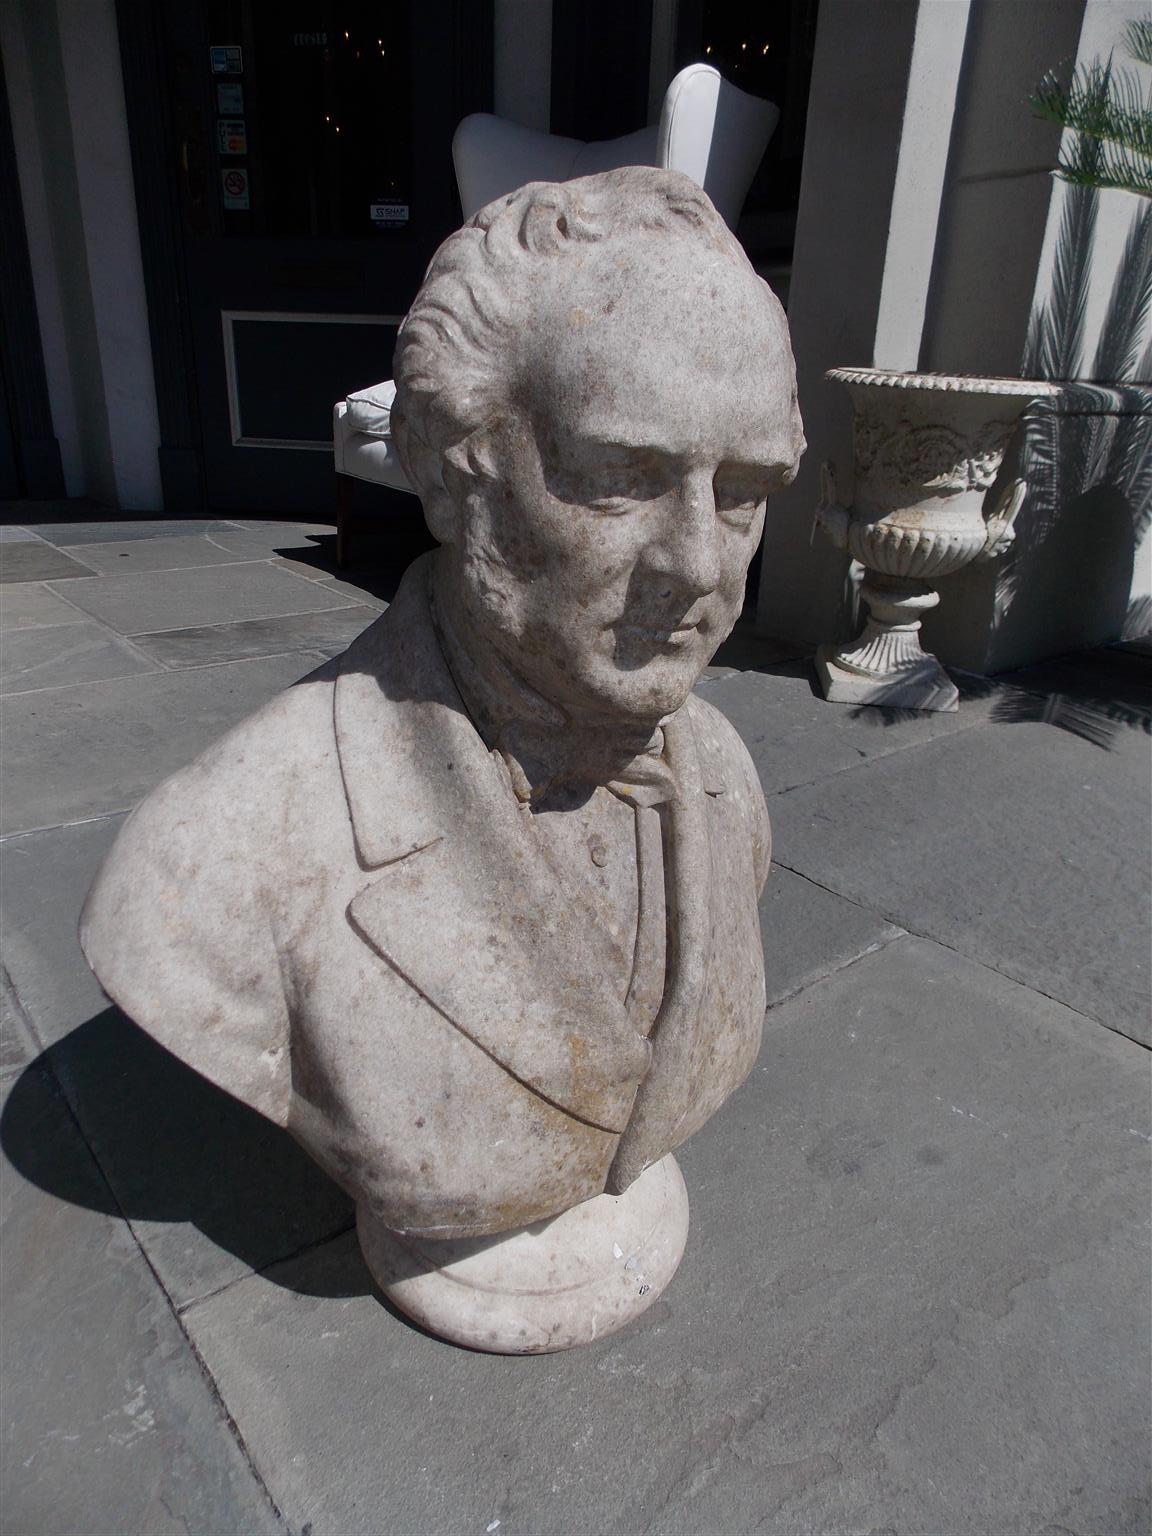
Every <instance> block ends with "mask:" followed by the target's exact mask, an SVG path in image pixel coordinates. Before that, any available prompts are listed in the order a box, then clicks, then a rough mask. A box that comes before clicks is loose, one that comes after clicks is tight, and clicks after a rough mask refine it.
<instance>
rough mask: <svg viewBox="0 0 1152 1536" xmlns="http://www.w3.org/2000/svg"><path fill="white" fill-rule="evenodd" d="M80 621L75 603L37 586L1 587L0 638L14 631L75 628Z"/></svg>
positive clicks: (9, 585)
mask: <svg viewBox="0 0 1152 1536" xmlns="http://www.w3.org/2000/svg"><path fill="white" fill-rule="evenodd" d="M83 618H84V615H83V614H82V613H81V612H80V610H79V609H78V608H77V607H76V606H75V604H74V603H70V602H69V601H68V600H67V598H64V597H61V596H60V595H59V594H58V593H56V592H53V591H52V589H51V588H50V587H46V586H44V585H42V584H41V583H40V582H36V581H27V582H16V581H14V582H10V583H8V584H7V585H5V586H0V634H8V633H9V631H11V630H14V629H42V628H47V627H50V626H51V625H55V624H75V623H77V622H78V621H79V620H81V619H83Z"/></svg>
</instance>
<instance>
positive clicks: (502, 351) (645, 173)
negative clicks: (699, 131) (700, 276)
mask: <svg viewBox="0 0 1152 1536" xmlns="http://www.w3.org/2000/svg"><path fill="white" fill-rule="evenodd" d="M652 231H667V232H668V233H669V234H672V235H675V236H680V237H683V238H687V239H690V240H693V241H696V242H698V243H700V244H701V245H702V246H705V247H707V248H708V249H709V250H710V251H711V252H712V253H720V254H721V255H723V256H724V257H726V258H727V259H728V260H730V261H732V262H733V263H734V264H736V265H737V266H739V267H740V268H741V269H742V270H743V271H744V272H745V273H752V271H753V269H752V266H751V263H750V262H749V260H748V258H747V256H746V255H745V254H744V251H743V248H742V247H741V246H740V244H739V242H738V241H737V240H736V238H735V236H734V235H733V234H732V232H731V231H730V230H729V228H728V226H727V225H726V224H725V223H724V221H723V219H722V218H721V217H720V215H719V214H718V213H717V212H716V210H715V208H714V207H713V206H712V203H711V201H710V200H709V199H708V198H707V197H706V196H705V194H704V193H703V192H702V191H701V189H700V188H699V187H698V186H697V185H696V183H695V182H694V181H691V180H690V179H689V178H688V177H687V176H684V175H682V174H681V173H680V172H678V171H661V170H655V169H652V168H650V167H646V166H627V167H625V168H623V169H621V170H617V171H610V172H607V173H606V174H604V175H600V176H587V177H584V178H582V179H580V180H578V181H567V182H555V183H554V182H532V183H530V184H529V185H528V186H525V187H521V188H520V189H519V190H518V191H516V192H513V193H511V194H509V195H508V196H507V197H502V198H498V199H497V200H496V201H495V202H494V203H489V204H488V206H487V207H486V208H482V209H481V210H480V212H479V213H477V214H476V215H475V216H474V217H473V218H472V219H471V220H470V221H469V223H467V224H466V225H465V226H464V228H463V229H460V230H458V231H457V232H456V234H454V235H450V236H449V238H448V239H447V240H445V242H444V244H443V245H442V246H441V247H440V249H439V250H438V251H437V252H436V255H435V256H434V257H433V258H432V262H431V265H430V266H429V268H428V271H427V273H426V274H425V278H424V282H423V284H422V286H421V288H420V292H419V293H418V294H417V295H416V300H415V303H414V304H413V305H412V308H411V310H409V312H408V315H407V317H406V318H405V320H404V323H403V325H402V326H401V327H400V333H399V336H398V338H397V343H396V355H395V362H394V374H395V380H396V399H395V402H394V404H393V407H392V435H393V440H394V442H395V445H396V450H397V453H398V454H399V456H400V462H401V464H402V465H403V467H404V471H405V473H406V474H407V476H408V478H409V480H410V481H411V482H412V484H413V485H414V486H416V488H417V489H418V490H419V492H420V494H421V496H422V497H423V499H424V503H425V509H426V511H429V510H431V508H430V506H429V503H430V502H432V503H435V502H436V501H438V500H439V499H440V498H442V497H443V496H444V495H445V494H446V491H445V485H444V478H443V467H444V457H445V455H446V454H447V453H449V452H450V451H451V450H452V449H453V448H457V447H459V446H460V445H462V444H464V443H465V442H466V440H467V439H468V437H470V436H471V435H472V433H474V432H475V431H477V430H478V429H479V428H480V427H482V426H484V425H485V424H486V423H487V422H489V421H492V420H494V419H496V418H497V417H498V416H499V415H500V413H501V412H502V411H504V410H506V409H507V406H508V404H509V401H510V399H511V397H512V395H513V392H514V390H515V387H516V373H517V368H518V362H519V352H518V348H517V345H516V337H517V331H518V329H519V328H520V326H521V325H522V322H523V316H524V313H525V307H526V305H529V304H531V303H532V296H533V291H534V289H535V288H537V287H538V286H539V282H538V280H539V277H540V276H541V275H543V274H542V272H541V269H542V268H543V267H545V266H546V264H548V263H550V262H553V261H556V260H560V259H563V257H564V256H565V254H566V253H571V252H575V251H579V250H580V249H581V248H582V247H586V246H588V245H592V244H595V243H597V242H610V241H613V240H621V239H627V238H628V237H629V236H631V235H636V234H641V233H647V232H652ZM460 467H461V468H463V467H464V466H463V465H461V466H460Z"/></svg>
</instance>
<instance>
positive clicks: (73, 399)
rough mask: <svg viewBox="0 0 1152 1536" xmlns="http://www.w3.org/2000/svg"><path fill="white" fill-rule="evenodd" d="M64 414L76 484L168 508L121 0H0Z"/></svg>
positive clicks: (129, 502) (67, 467) (36, 264)
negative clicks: (119, 24) (123, 65)
mask: <svg viewBox="0 0 1152 1536" xmlns="http://www.w3.org/2000/svg"><path fill="white" fill-rule="evenodd" d="M0 46H2V47H3V49H4V62H5V69H6V72H7V77H8V82H9V91H10V96H11V109H12V131H13V137H14V139H15V142H16V154H17V162H18V167H19V174H20V187H21V195H22V198H23V201H24V213H25V221H26V225H27V230H28V244H29V253H30V255H31V259H32V268H33V275H34V281H35V285H36V301H37V310H38V315H39V320H40V331H41V339H42V343H43V347H44V361H45V369H46V372H47V376H48V388H49V394H50V397H51V401H52V415H53V425H54V428H55V432H56V436H57V438H58V440H59V442H60V450H61V458H62V461H63V465H64V474H65V481H66V485H67V489H68V493H69V495H72V496H91V497H94V498H96V499H97V500H100V501H102V502H104V503H106V504H107V505H110V506H116V507H123V508H131V509H149V508H159V507H160V506H161V504H162V503H161V490H160V472H159V464H158V460H157V448H158V445H159V440H160V433H159V423H158V420H157V414H156V391H155V384H154V380H153V375H152V357H151V350H150V342H149V333H148V311H147V304H146V301H145V295H144V277H143V270H142V266H141V260H140V242H139V234H138V230H137V224H136V204H135V196H134V191H133V183H132V166H131V158H130V154H129V147H128V128H127V120H126V115H125V109H124V89H123V81H122V77H121V72H120V56H119V51H118V42H117V32H116V12H115V4H114V0H6V3H5V4H4V5H0Z"/></svg>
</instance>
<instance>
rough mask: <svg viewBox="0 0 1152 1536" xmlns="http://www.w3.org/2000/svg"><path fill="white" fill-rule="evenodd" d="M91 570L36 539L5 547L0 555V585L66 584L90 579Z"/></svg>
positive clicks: (19, 541)
mask: <svg viewBox="0 0 1152 1536" xmlns="http://www.w3.org/2000/svg"><path fill="white" fill-rule="evenodd" d="M91 575H92V567H91V566H89V565H84V564H82V562H81V561H79V560H74V559H73V558H72V557H71V556H70V555H66V554H64V553H63V551H61V550H59V549H54V548H53V547H52V545H51V544H45V543H43V542H42V541H41V540H39V539H37V540H35V541H34V542H33V541H31V540H24V539H21V540H18V541H17V542H15V543H12V544H5V546H4V553H3V555H0V582H9V581H67V580H69V579H70V578H73V577H77V576H91Z"/></svg>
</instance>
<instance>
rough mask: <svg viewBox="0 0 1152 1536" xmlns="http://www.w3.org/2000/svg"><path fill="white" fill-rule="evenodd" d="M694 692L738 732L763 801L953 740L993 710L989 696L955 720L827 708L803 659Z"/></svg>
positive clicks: (703, 684) (707, 683)
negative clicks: (879, 759)
mask: <svg viewBox="0 0 1152 1536" xmlns="http://www.w3.org/2000/svg"><path fill="white" fill-rule="evenodd" d="M697 692H698V693H699V694H700V696H701V698H704V699H707V700H708V702H709V703H710V704H714V705H715V706H716V708H717V709H719V710H721V711H722V712H723V713H724V714H725V715H727V717H728V719H729V720H731V722H732V724H733V725H734V726H735V727H736V729H737V730H738V731H739V733H740V735H741V737H742V738H743V740H744V744H745V746H746V747H747V748H748V750H749V752H751V754H752V759H753V761H754V762H755V764H756V768H757V770H758V772H759V774H760V781H761V783H762V784H763V786H764V793H765V794H766V795H774V794H778V793H779V792H780V791H781V790H786V789H793V788H795V787H797V786H798V785H802V784H810V783H812V782H813V781H814V780H820V779H824V778H827V777H828V776H829V775H831V774H835V773H840V772H843V770H844V769H846V768H854V767H856V766H857V765H858V764H859V763H860V762H861V761H863V760H865V759H867V758H870V757H884V756H887V755H888V754H890V753H893V752H898V751H900V750H901V749H902V748H905V747H909V746H916V745H918V744H919V743H921V742H925V741H933V740H935V738H937V737H939V736H943V737H951V736H955V735H956V734H957V733H958V732H962V731H966V730H968V729H970V728H971V727H972V726H973V725H974V724H976V723H977V722H978V721H979V720H981V719H983V718H985V716H986V714H987V712H988V710H989V709H991V708H992V700H991V699H987V698H981V699H974V700H967V701H966V702H965V704H964V706H963V707H962V708H961V710H960V712H959V713H958V714H954V715H947V714H928V713H924V712H921V711H916V712H912V711H905V712H903V714H901V715H897V714H896V712H894V711H890V710H878V709H854V708H852V707H851V706H850V705H844V704H829V703H828V702H827V700H826V699H824V698H822V697H821V696H820V694H819V692H818V691H817V690H816V685H815V673H814V671H813V670H812V668H811V666H810V665H809V664H808V663H807V662H804V661H796V662H785V663H781V664H778V665H772V666H768V667H766V668H765V669H764V670H763V671H747V672H737V673H734V674H732V675H731V676H727V677H718V678H708V679H705V680H704V681H703V682H701V683H700V684H699V685H698V687H697Z"/></svg>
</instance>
